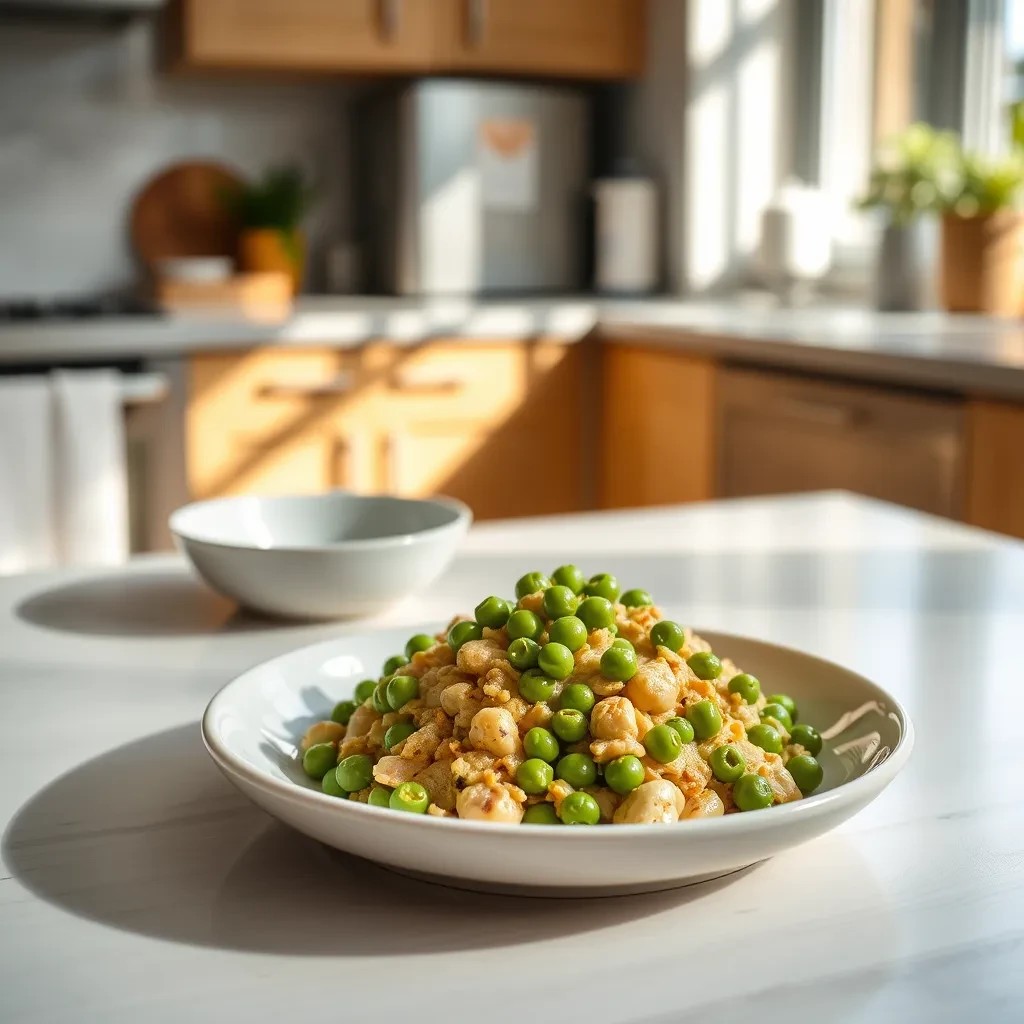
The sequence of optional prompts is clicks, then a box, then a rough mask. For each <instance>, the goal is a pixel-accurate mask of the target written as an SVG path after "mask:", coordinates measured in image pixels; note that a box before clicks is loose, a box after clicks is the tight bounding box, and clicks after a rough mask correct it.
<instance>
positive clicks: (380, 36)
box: [171, 0, 437, 73]
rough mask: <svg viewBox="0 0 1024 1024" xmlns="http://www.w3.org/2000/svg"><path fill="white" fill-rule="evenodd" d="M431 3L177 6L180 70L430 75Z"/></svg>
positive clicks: (289, 0) (240, 1)
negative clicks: (425, 73)
mask: <svg viewBox="0 0 1024 1024" xmlns="http://www.w3.org/2000/svg"><path fill="white" fill-rule="evenodd" d="M435 13H436V11H435V0H178V2H177V3H176V4H175V6H174V8H173V9H172V12H171V18H172V20H171V57H172V61H175V60H176V61H177V62H178V63H179V64H180V65H182V66H184V67H186V68H196V69H202V68H221V69H235V68H237V69H245V68H251V69H266V70H275V69H277V70H291V71H323V72H338V71H344V72H355V73H359V72H369V73H373V72H392V71H393V72H406V71H408V72H413V71H427V70H429V69H431V68H432V66H433V64H434V57H435V50H436V47H435V39H436V37H437V33H436V28H437V19H436V18H435V16H434V15H435Z"/></svg>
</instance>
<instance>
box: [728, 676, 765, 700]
mask: <svg viewBox="0 0 1024 1024" xmlns="http://www.w3.org/2000/svg"><path fill="white" fill-rule="evenodd" d="M729 692H730V693H738V694H739V695H740V696H741V697H742V698H743V703H744V704H756V703H757V698H758V697H760V696H761V684H760V683H759V682H758V680H757V676H752V675H749V674H748V673H746V672H741V673H740V674H739V675H738V676H733V677H732V679H730V680H729Z"/></svg>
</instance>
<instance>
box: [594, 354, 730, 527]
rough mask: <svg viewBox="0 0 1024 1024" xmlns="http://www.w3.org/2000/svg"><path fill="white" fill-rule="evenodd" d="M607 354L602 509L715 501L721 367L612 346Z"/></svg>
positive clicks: (689, 358) (603, 375)
mask: <svg viewBox="0 0 1024 1024" xmlns="http://www.w3.org/2000/svg"><path fill="white" fill-rule="evenodd" d="M602 348H603V354H602V368H601V396H602V403H601V404H602V439H603V443H602V446H601V464H600V485H599V493H600V501H601V505H602V506H603V507H604V508H631V507H636V506H643V505H665V504H674V503H677V502H686V501H704V500H707V499H709V498H713V497H714V496H715V458H716V452H715V436H714V434H715V390H716V366H715V363H714V361H713V360H711V359H707V358H705V357H702V356H695V355H688V354H684V353H679V352H669V351H663V350H658V349H645V348H640V347H637V346H634V345H616V344H615V343H614V341H613V340H606V341H605V342H604V343H603V345H602Z"/></svg>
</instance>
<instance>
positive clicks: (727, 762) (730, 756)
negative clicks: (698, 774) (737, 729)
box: [711, 743, 747, 782]
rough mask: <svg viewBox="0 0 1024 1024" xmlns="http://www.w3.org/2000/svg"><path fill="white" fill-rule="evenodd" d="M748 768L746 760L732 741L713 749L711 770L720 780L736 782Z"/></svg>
mask: <svg viewBox="0 0 1024 1024" xmlns="http://www.w3.org/2000/svg"><path fill="white" fill-rule="evenodd" d="M746 768H747V762H746V760H744V757H743V755H742V754H741V753H740V752H739V751H738V750H737V749H736V748H735V747H734V746H733V745H732V744H731V743H726V744H725V745H724V746H721V747H715V749H714V750H712V751H711V771H712V772H713V773H714V776H715V778H716V779H718V781H719V782H735V781H736V780H737V779H738V778H739V777H740V776H741V775H742V774H743V773H744V772H745V771H746Z"/></svg>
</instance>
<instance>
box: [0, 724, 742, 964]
mask: <svg viewBox="0 0 1024 1024" xmlns="http://www.w3.org/2000/svg"><path fill="white" fill-rule="evenodd" d="M3 856H4V859H5V862H6V863H7V865H8V867H9V869H10V871H11V874H12V875H13V876H14V878H15V879H17V880H18V881H19V882H20V883H21V884H22V885H24V886H25V887H26V888H27V889H29V890H30V891H31V892H33V893H34V894H35V895H36V896H38V897H39V898H41V899H44V900H46V901H47V902H48V903H51V904H53V905H54V906H57V907H60V908H61V909H63V910H65V911H67V912H68V913H71V914H74V915H76V916H79V917H83V918H88V919H91V920H94V921H98V922H100V923H102V924H104V925H107V926H109V927H113V928H118V929H121V930H123V931H129V932H137V933H140V934H143V935H148V936H153V937H156V938H161V939H165V940H168V941H171V942H179V943H185V944H189V945H194V946H209V947H216V948H221V949H231V950H242V951H250V952H262V953H281V954H289V955H299V956H338V955H345V956H373V955H379V954H402V953H412V954H415V953H424V954H427V953H437V952H442V951H454V950H472V949H481V948H490V947H507V946H512V945H519V944H522V943H527V942H536V941H540V940H544V939H550V938H557V937H559V936H563V935H569V934H579V933H586V932H590V931H596V930H599V929H602V928H607V927H611V926H615V925H619V924H623V923H627V922H630V921H638V920H640V919H642V918H645V917H648V916H650V915H653V914H656V913H661V912H664V911H666V910H669V909H671V908H673V907H678V906H681V905H683V904H687V903H693V902H695V901H699V900H701V899H704V898H706V897H708V896H710V895H711V894H713V893H715V892H716V891H718V890H719V889H721V888H722V887H724V886H726V885H729V884H730V883H732V882H733V881H734V880H736V879H738V878H741V877H743V875H744V874H746V873H748V872H749V871H751V870H754V868H747V869H744V870H743V871H741V872H738V873H734V874H732V875H729V876H726V877H724V878H720V879H715V880H713V881H709V882H705V883H702V884H699V885H693V886H689V887H687V888H684V889H675V890H670V891H665V892H659V893H650V894H644V895H638V896H620V897H600V898H584V899H571V900H562V899H551V898H531V897H524V896H493V895H483V894H480V893H474V892H469V891H464V890H458V889H452V888H447V887H445V886H441V885H433V884H429V883H426V882H420V881H416V880H413V879H410V878H406V877H404V876H401V875H397V874H395V873H393V872H391V871H388V870H386V869H384V868H382V867H378V866H376V865H374V864H372V863H370V862H368V861H364V860H360V859H358V858H356V857H351V856H348V855H345V854H340V853H338V852H337V851H335V850H332V849H329V848H328V847H325V846H322V845H321V844H319V843H316V842H314V841H313V840H311V839H307V838H306V837H304V836H301V835H299V834H298V833H296V832H293V831H291V830H289V829H286V828H285V827H283V826H281V825H278V824H275V823H273V822H271V821H270V819H268V818H267V817H266V815H264V814H263V812H262V811H260V810H258V809H257V808H256V807H255V806H253V805H252V804H250V803H248V802H247V801H246V800H245V799H244V798H243V797H242V796H241V795H240V794H239V793H237V792H236V791H235V790H234V788H233V787H232V786H231V785H230V784H229V783H228V782H227V781H226V780H225V779H224V778H223V777H222V776H221V775H220V773H219V772H218V771H217V769H216V768H215V767H214V765H213V764H212V762H211V761H210V759H209V758H208V757H207V755H206V752H205V750H204V749H203V745H202V740H201V738H200V732H199V724H198V723H189V724H188V725H183V726H179V727H177V728H174V729H170V730H167V731H165V732H160V733H156V734H154V735H151V736H147V737H145V738H143V739H141V740H138V741H136V742H133V743H129V744H127V745H125V746H121V747H117V748H115V749H114V750H111V751H108V752H106V753H104V754H101V755H100V756H98V757H95V758H93V759H92V760H89V761H86V762H85V763H83V764H81V765H79V766H78V767H76V768H74V769H73V770H72V771H70V772H68V773H67V774H65V775H64V776H62V777H60V778H59V779H57V780H56V781H54V782H52V783H50V784H49V785H48V786H47V787H46V788H45V789H43V790H41V791H40V792H39V793H37V794H36V795H35V796H33V797H32V798H31V799H30V800H28V801H27V802H26V803H25V804H24V805H23V806H22V807H21V808H20V809H19V810H18V812H17V813H16V815H15V816H14V818H13V819H12V821H11V822H10V824H9V826H8V828H7V830H6V832H5V834H4V837H3Z"/></svg>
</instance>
